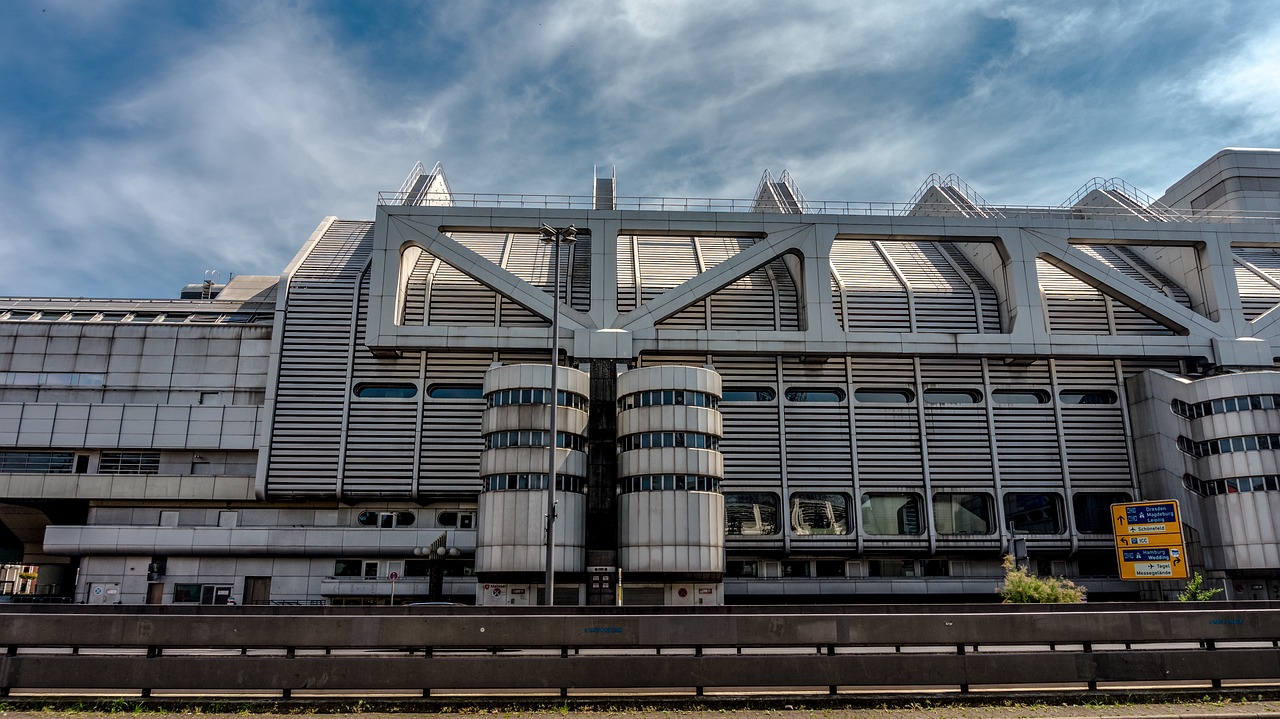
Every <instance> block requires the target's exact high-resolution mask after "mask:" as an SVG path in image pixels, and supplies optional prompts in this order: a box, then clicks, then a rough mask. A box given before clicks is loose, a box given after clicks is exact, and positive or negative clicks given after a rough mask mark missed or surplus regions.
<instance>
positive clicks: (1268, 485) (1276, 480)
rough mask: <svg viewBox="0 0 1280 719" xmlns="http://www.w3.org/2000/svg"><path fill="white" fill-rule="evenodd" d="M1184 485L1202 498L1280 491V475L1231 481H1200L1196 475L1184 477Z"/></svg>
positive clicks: (1236, 478)
mask: <svg viewBox="0 0 1280 719" xmlns="http://www.w3.org/2000/svg"><path fill="white" fill-rule="evenodd" d="M1182 485H1183V486H1184V487H1186V488H1187V489H1189V490H1191V491H1192V492H1195V493H1196V494H1198V495H1200V496H1201V497H1213V496H1216V495H1219V494H1237V493H1239V492H1275V491H1280V475H1275V474H1267V475H1260V476H1257V477H1231V478H1229V479H1200V478H1199V477H1196V476H1195V475H1191V474H1184V475H1182Z"/></svg>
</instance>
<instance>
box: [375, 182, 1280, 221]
mask: <svg viewBox="0 0 1280 719" xmlns="http://www.w3.org/2000/svg"><path fill="white" fill-rule="evenodd" d="M958 189H960V188H958ZM423 197H434V198H437V199H439V200H440V203H439V204H442V205H449V206H453V207H512V208H524V209H547V210H583V211H587V210H592V209H593V208H594V204H593V202H594V200H593V198H592V196H591V195H538V194H526V193H442V192H433V193H426V194H424V195H423ZM404 199H405V196H404V195H403V194H401V193H398V192H380V193H378V204H379V205H400V204H403V203H404ZM446 200H447V202H446ZM615 201H616V205H615V208H616V209H618V210H640V211H652V212H731V213H749V212H753V211H757V210H755V209H754V208H755V206H756V200H755V199H750V200H747V199H732V198H716V197H650V196H635V197H617V198H615ZM981 209H983V210H986V211H989V212H991V213H998V214H999V215H1000V216H1001V217H1003V218H1014V219H1017V218H1032V219H1054V220H1073V219H1075V220H1078V219H1089V218H1081V217H1080V214H1079V213H1080V210H1079V209H1078V208H1071V207H1062V206H1049V205H982V206H981ZM912 211H915V212H917V213H920V214H926V213H930V212H932V213H935V214H945V213H950V214H956V213H957V212H958V211H957V209H956V207H955V206H954V205H952V204H949V203H936V204H931V205H927V206H921V205H919V204H918V203H909V202H853V201H841V200H805V212H806V214H815V215H863V216H876V217H878V216H884V215H900V216H901V215H909V214H911V213H912ZM1088 211H1089V215H1090V218H1109V217H1117V218H1126V219H1131V220H1134V219H1136V220H1141V219H1143V218H1142V217H1141V216H1135V215H1134V214H1133V212H1132V210H1131V209H1129V208H1120V207H1090V208H1088ZM1169 212H1170V213H1172V216H1173V217H1175V218H1177V219H1178V220H1180V221H1183V222H1213V221H1227V222H1240V221H1267V220H1271V221H1280V212H1276V211H1263V210H1232V211H1224V210H1217V211H1213V212H1195V211H1193V210H1191V209H1190V208H1182V209H1173V208H1171V209H1170V210H1169Z"/></svg>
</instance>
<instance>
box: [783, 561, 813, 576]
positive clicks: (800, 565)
mask: <svg viewBox="0 0 1280 719" xmlns="http://www.w3.org/2000/svg"><path fill="white" fill-rule="evenodd" d="M782 576H784V577H807V576H809V561H808V560H806V559H787V560H783V562H782Z"/></svg>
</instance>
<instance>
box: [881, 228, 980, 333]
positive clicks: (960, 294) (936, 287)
mask: <svg viewBox="0 0 1280 719" xmlns="http://www.w3.org/2000/svg"><path fill="white" fill-rule="evenodd" d="M878 244H879V245H880V247H881V249H882V250H884V252H885V253H886V254H887V255H888V256H889V258H890V259H891V260H892V261H893V263H894V264H895V265H897V267H898V271H899V272H901V273H902V275H903V277H904V278H906V281H907V286H908V287H910V288H911V293H912V294H913V295H914V299H915V312H916V323H915V324H916V330H917V331H919V332H963V333H976V332H977V331H978V302H977V301H976V299H977V298H975V297H974V292H973V290H972V289H970V287H969V285H968V283H966V282H965V280H964V278H963V277H961V276H960V273H959V272H957V271H956V269H955V268H954V267H952V266H951V263H949V262H947V260H946V258H945V257H944V256H943V255H942V251H941V250H939V249H938V247H937V246H936V244H935V243H932V242H892V241H885V240H881V241H879V243H878Z"/></svg>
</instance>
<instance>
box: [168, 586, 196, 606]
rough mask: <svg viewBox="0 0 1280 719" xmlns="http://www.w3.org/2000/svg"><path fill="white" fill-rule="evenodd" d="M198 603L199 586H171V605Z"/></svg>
mask: <svg viewBox="0 0 1280 719" xmlns="http://www.w3.org/2000/svg"><path fill="white" fill-rule="evenodd" d="M199 601H200V585H199V584H175V585H173V603H174V604H188V603H190V604H195V603H197V602H199Z"/></svg>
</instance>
